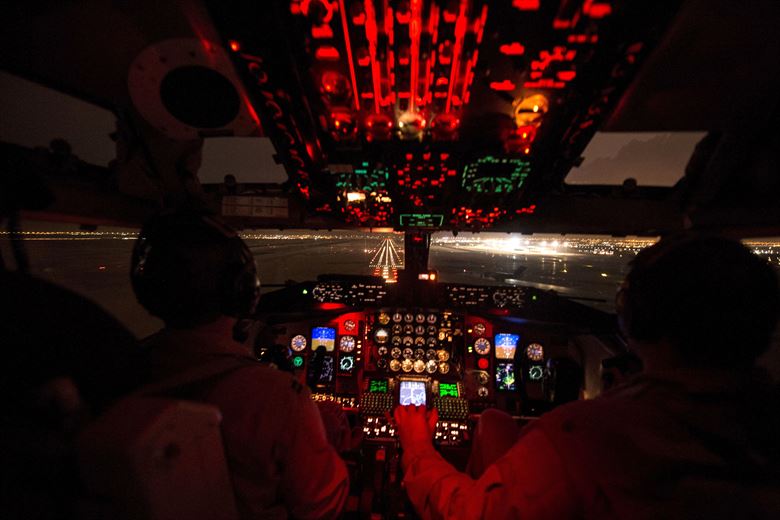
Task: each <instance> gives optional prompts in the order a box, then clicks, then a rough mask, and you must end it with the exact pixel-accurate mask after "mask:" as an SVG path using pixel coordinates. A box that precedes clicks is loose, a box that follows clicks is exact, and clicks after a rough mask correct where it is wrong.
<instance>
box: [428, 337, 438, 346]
mask: <svg viewBox="0 0 780 520" xmlns="http://www.w3.org/2000/svg"><path fill="white" fill-rule="evenodd" d="M427 344H428V348H436V344H437V341H436V338H428V342H427Z"/></svg>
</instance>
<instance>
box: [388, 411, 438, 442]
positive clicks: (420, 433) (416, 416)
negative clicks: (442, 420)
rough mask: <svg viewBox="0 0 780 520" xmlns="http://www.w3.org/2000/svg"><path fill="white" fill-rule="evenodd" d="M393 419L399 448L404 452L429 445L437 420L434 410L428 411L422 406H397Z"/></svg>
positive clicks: (436, 413)
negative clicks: (399, 444) (399, 442)
mask: <svg viewBox="0 0 780 520" xmlns="http://www.w3.org/2000/svg"><path fill="white" fill-rule="evenodd" d="M393 417H394V418H395V425H396V430H397V431H398V438H399V439H400V441H401V447H403V449H404V450H405V451H407V452H408V451H412V450H414V449H416V448H418V447H422V446H430V445H431V441H432V439H433V433H434V432H435V431H436V422H437V421H438V420H439V413H438V412H437V411H436V408H433V409H431V410H430V411H428V410H427V409H426V408H425V407H424V406H412V405H408V406H397V407H396V408H395V412H394V413H393Z"/></svg>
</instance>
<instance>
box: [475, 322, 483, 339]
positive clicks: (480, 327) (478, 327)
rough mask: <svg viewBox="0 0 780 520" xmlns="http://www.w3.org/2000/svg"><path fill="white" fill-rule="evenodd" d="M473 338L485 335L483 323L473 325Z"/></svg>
mask: <svg viewBox="0 0 780 520" xmlns="http://www.w3.org/2000/svg"><path fill="white" fill-rule="evenodd" d="M472 330H473V332H474V335H475V336H481V335H483V334H484V333H485V324H484V323H475V324H474V328H473V329H472Z"/></svg>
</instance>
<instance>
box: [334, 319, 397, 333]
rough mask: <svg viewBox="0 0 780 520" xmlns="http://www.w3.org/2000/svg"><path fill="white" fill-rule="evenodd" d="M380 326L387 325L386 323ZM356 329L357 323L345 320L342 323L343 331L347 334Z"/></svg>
mask: <svg viewBox="0 0 780 520" xmlns="http://www.w3.org/2000/svg"><path fill="white" fill-rule="evenodd" d="M380 323H381V322H380ZM382 325H387V323H382ZM356 328H357V323H355V321H354V320H347V321H345V322H344V330H346V331H347V332H352V331H354V330H355V329H356Z"/></svg>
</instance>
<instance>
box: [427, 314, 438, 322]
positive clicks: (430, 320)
mask: <svg viewBox="0 0 780 520" xmlns="http://www.w3.org/2000/svg"><path fill="white" fill-rule="evenodd" d="M438 319H439V318H438V317H436V315H435V314H429V315H428V318H426V320H427V321H428V323H430V324H431V325H433V324H434V323H436V320H438Z"/></svg>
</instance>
